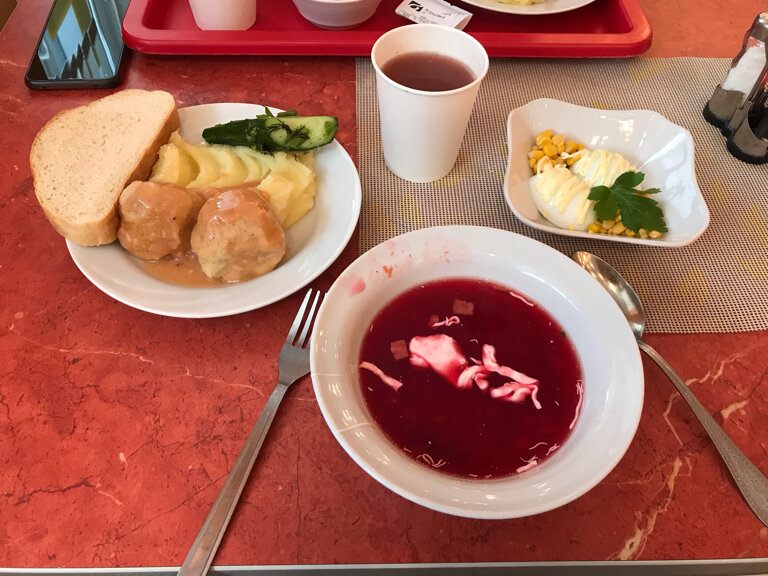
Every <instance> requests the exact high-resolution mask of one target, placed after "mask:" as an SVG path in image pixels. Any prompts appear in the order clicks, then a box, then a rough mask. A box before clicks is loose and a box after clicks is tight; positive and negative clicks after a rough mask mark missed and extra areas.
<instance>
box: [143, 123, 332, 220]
mask: <svg viewBox="0 0 768 576" xmlns="http://www.w3.org/2000/svg"><path fill="white" fill-rule="evenodd" d="M150 180H151V181H152V182H168V183H171V184H177V185H179V186H184V187H186V188H231V187H233V186H238V185H240V184H245V183H253V184H258V189H259V190H260V191H261V192H263V193H264V195H265V196H266V197H267V198H268V199H269V203H270V204H271V206H272V209H273V210H274V212H275V214H276V215H277V217H278V219H279V220H280V224H281V225H282V226H283V228H288V227H290V226H292V225H293V224H295V223H296V222H297V221H298V220H300V219H301V218H302V217H303V216H304V215H305V214H306V213H307V212H309V210H310V209H311V208H312V206H314V203H315V196H316V195H317V179H316V177H315V171H314V155H313V153H312V152H301V153H295V152H275V153H273V154H266V153H264V152H257V151H255V150H252V149H251V148H247V147H244V146H222V145H219V144H197V145H194V144H190V143H189V142H187V141H185V140H184V139H183V138H182V137H181V136H180V135H179V133H178V132H174V133H173V134H172V135H171V138H170V140H169V142H168V144H166V145H165V146H163V147H162V148H160V152H159V158H158V160H157V162H156V163H155V165H154V167H153V168H152V175H151V177H150Z"/></svg>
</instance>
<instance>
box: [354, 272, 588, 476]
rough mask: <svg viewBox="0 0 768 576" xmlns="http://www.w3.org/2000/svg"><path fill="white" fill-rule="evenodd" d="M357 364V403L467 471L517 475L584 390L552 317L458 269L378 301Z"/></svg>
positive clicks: (406, 447)
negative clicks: (384, 302)
mask: <svg viewBox="0 0 768 576" xmlns="http://www.w3.org/2000/svg"><path fill="white" fill-rule="evenodd" d="M359 371H360V382H361V385H362V391H363V396H364V398H365V402H366V405H367V406H368V410H369V411H370V413H371V414H372V416H373V418H374V419H375V421H376V422H377V423H378V425H379V427H380V428H381V430H382V431H383V432H384V433H385V434H386V435H387V436H388V437H389V439H390V440H391V441H392V442H394V443H395V444H396V445H397V446H398V447H399V448H400V449H402V450H403V451H404V452H405V453H406V454H407V455H408V456H410V457H411V458H413V459H414V460H416V461H418V462H420V463H421V464H423V465H425V466H429V467H431V468H434V469H437V470H440V471H442V472H446V473H448V474H452V475H455V476H461V477H467V478H498V477H503V476H509V475H512V474H515V473H521V472H525V471H526V470H530V469H531V468H534V467H535V466H537V465H538V464H540V463H541V462H542V461H543V460H544V459H546V458H547V457H549V456H551V455H552V454H554V453H555V452H556V451H557V449H558V448H559V447H560V446H562V444H563V442H565V440H566V438H567V437H568V435H569V434H570V431H571V430H572V429H573V427H574V425H575V424H576V420H577V419H578V416H579V413H580V410H581V404H582V398H583V393H584V387H583V381H582V371H581V365H580V363H579V360H578V357H577V355H576V351H575V349H574V347H573V345H572V343H571V341H570V340H569V338H568V336H567V334H566V333H565V332H564V331H563V329H562V328H561V327H560V326H559V324H558V323H557V322H556V321H555V319H554V318H552V316H550V315H549V314H548V313H547V312H546V311H545V310H543V309H542V308H541V307H539V305H538V304H536V303H535V302H533V301H532V300H530V299H529V298H527V297H526V296H524V295H522V294H519V293H517V292H515V291H514V290H511V289H509V288H506V287H504V286H501V285H497V284H492V283H490V282H485V281H481V280H475V279H467V278H454V279H447V280H439V281H435V282H431V283H428V284H424V285H421V286H418V287H416V288H413V289H411V290H409V291H407V292H405V293H403V294H401V295H399V296H398V297H396V298H395V299H394V300H392V301H391V302H389V303H388V304H387V305H386V306H385V307H384V309H383V310H381V311H380V312H379V314H378V315H377V316H376V318H375V319H374V321H373V323H372V324H371V326H370V329H369V331H368V334H367V336H366V338H365V340H364V341H363V345H362V349H361V352H360V369H359Z"/></svg>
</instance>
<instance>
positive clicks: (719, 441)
mask: <svg viewBox="0 0 768 576" xmlns="http://www.w3.org/2000/svg"><path fill="white" fill-rule="evenodd" d="M573 259H574V260H576V262H578V263H579V264H580V265H581V267H582V268H584V269H585V270H586V271H587V272H589V273H590V274H591V275H592V277H593V278H595V280H597V281H598V282H600V284H602V286H603V288H605V289H606V290H608V293H609V294H610V295H611V296H612V297H613V299H614V300H615V301H616V303H617V304H618V305H619V308H621V311H622V312H623V313H624V316H626V318H627V321H628V322H629V325H630V327H631V328H632V332H634V334H635V339H636V340H637V345H638V346H639V347H640V350H642V351H643V352H645V353H646V354H648V356H650V357H651V359H652V360H653V361H654V362H656V364H658V365H659V368H661V369H662V370H663V371H664V373H665V374H666V375H667V377H669V379H670V380H671V381H672V384H674V385H675V388H677V391H678V392H680V395H681V396H682V397H683V399H684V400H685V401H686V402H688V406H690V407H691V410H693V413H694V414H695V415H696V417H697V418H698V419H699V422H701V424H702V426H704V430H706V431H707V434H709V437H710V439H711V440H712V443H713V444H714V445H715V448H717V451H718V452H720V456H722V458H723V460H724V461H725V465H726V466H728V470H730V472H731V476H733V479H734V481H735V482H736V486H738V488H739V490H740V491H741V494H742V495H743V496H744V499H745V500H746V501H747V504H749V507H750V508H752V511H753V512H754V513H755V514H756V515H757V517H758V518H759V519H760V521H761V522H762V523H763V524H765V525H766V526H768V478H766V477H765V476H764V475H763V473H762V472H760V470H759V469H758V468H757V466H755V465H754V464H752V462H750V461H749V459H748V458H747V457H746V456H745V455H744V453H743V452H742V451H741V450H739V448H738V447H737V446H736V444H734V443H733V441H732V440H731V439H730V438H729V437H728V435H727V434H726V433H725V432H723V429H722V428H720V426H718V424H717V422H715V420H714V418H712V416H710V414H709V412H708V411H707V409H706V408H704V406H702V405H701V402H699V400H698V399H697V398H696V396H694V394H693V392H691V391H690V389H689V388H688V386H686V384H685V382H683V380H682V379H681V378H680V376H678V375H677V373H675V371H674V370H673V369H672V367H671V366H670V365H669V364H667V361H666V360H664V358H662V357H661V356H660V355H659V353H658V352H656V350H654V349H653V348H651V347H650V346H648V344H646V343H645V342H643V339H642V337H643V330H644V329H645V312H644V311H643V305H642V303H641V302H640V298H638V296H637V294H636V293H635V291H634V290H633V289H632V286H630V285H629V283H628V282H627V281H626V280H625V279H624V278H623V277H622V276H621V274H619V273H618V272H617V271H616V270H614V269H613V267H611V265H610V264H608V263H607V262H606V261H605V260H603V259H601V258H598V257H597V256H595V255H594V254H590V253H589V252H576V253H575V254H574V255H573Z"/></svg>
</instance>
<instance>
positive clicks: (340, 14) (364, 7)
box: [293, 0, 381, 30]
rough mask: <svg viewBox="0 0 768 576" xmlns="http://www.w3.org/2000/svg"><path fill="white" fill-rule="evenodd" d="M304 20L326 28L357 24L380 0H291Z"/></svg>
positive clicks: (334, 28) (354, 25) (337, 28)
mask: <svg viewBox="0 0 768 576" xmlns="http://www.w3.org/2000/svg"><path fill="white" fill-rule="evenodd" d="M293 3H294V4H295V5H296V9H297V10H298V11H299V14H301V15H302V16H303V17H304V18H305V19H306V20H309V21H310V22H311V23H312V24H314V25H315V26H317V27H319V28H325V29H326V30H347V29H349V28H354V27H356V26H359V25H360V24H362V23H363V22H365V21H366V20H368V19H369V18H370V17H371V16H373V15H374V13H375V12H376V8H378V7H379V4H380V3H381V0H293Z"/></svg>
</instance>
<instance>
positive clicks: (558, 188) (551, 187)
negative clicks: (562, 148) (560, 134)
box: [536, 164, 594, 225]
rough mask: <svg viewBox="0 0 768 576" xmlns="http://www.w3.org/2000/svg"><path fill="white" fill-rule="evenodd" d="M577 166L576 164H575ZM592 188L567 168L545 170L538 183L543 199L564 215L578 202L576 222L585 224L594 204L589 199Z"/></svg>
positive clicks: (538, 190) (559, 167)
mask: <svg viewBox="0 0 768 576" xmlns="http://www.w3.org/2000/svg"><path fill="white" fill-rule="evenodd" d="M574 166H575V164H574ZM589 189H590V186H589V185H588V184H586V183H585V182H584V181H583V180H581V179H580V178H577V177H576V176H574V175H573V174H571V171H570V170H568V169H567V168H566V167H565V166H558V167H555V168H551V169H549V170H544V171H543V172H542V173H541V174H540V175H539V180H538V182H536V190H537V192H538V193H539V194H541V197H542V199H543V200H544V201H545V202H546V203H547V204H549V205H550V206H553V207H554V208H556V209H557V210H558V211H559V212H560V213H561V214H563V213H564V212H565V211H566V210H567V209H568V206H569V205H570V203H571V202H574V201H575V202H576V212H575V216H576V222H577V223H578V224H580V225H581V224H584V222H585V221H586V219H587V214H588V213H589V211H590V210H591V209H592V206H593V204H594V202H593V201H592V200H590V199H589V198H588V196H589Z"/></svg>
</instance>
